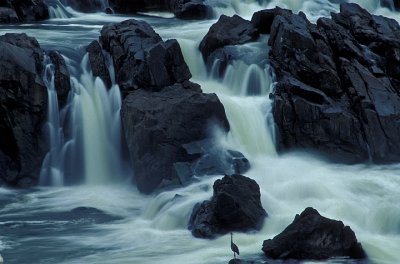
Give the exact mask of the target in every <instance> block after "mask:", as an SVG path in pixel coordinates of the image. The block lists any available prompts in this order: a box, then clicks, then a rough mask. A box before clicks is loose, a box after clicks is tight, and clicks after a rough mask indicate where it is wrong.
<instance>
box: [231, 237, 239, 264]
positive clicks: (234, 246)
mask: <svg viewBox="0 0 400 264" xmlns="http://www.w3.org/2000/svg"><path fill="white" fill-rule="evenodd" d="M231 249H232V251H233V258H234V259H236V254H238V255H240V254H239V248H238V246H237V245H236V244H235V243H233V234H232V232H231Z"/></svg>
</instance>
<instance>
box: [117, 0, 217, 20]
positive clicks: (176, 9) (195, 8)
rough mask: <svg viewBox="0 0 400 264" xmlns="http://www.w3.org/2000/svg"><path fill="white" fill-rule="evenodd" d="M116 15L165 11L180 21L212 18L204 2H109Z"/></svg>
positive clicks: (145, 0) (160, 0) (161, 0)
mask: <svg viewBox="0 0 400 264" xmlns="http://www.w3.org/2000/svg"><path fill="white" fill-rule="evenodd" d="M110 5H111V6H112V7H113V9H114V10H115V11H116V12H118V13H136V12H149V11H165V12H171V13H174V14H175V16H176V17H177V18H181V19H205V18H209V17H211V16H212V9H211V7H209V6H208V5H207V4H206V3H205V1H204V0H136V1H129V0H110Z"/></svg>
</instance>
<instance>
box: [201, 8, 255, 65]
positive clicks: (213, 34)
mask: <svg viewBox="0 0 400 264" xmlns="http://www.w3.org/2000/svg"><path fill="white" fill-rule="evenodd" d="M257 37H258V30H257V29H256V28H255V27H254V25H253V24H252V23H251V22H250V21H248V20H245V19H243V18H241V17H240V16H238V15H234V16H232V17H228V16H225V15H222V16H221V17H220V18H219V19H218V21H217V22H216V23H215V24H213V25H212V26H211V28H210V30H209V31H208V33H207V34H206V36H205V37H204V38H203V40H202V41H201V43H200V47H199V48H200V51H201V53H202V54H203V58H204V61H206V62H207V63H208V64H210V63H209V62H208V59H209V57H210V55H211V54H212V53H213V52H214V51H215V50H217V49H219V48H223V47H224V46H228V45H238V44H244V43H247V42H251V41H254V40H256V39H257Z"/></svg>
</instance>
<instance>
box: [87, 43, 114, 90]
mask: <svg viewBox="0 0 400 264" xmlns="http://www.w3.org/2000/svg"><path fill="white" fill-rule="evenodd" d="M86 51H87V52H88V53H89V63H90V68H91V69H92V72H93V76H95V77H100V79H101V80H102V81H103V82H104V84H105V85H106V87H107V88H110V87H111V85H112V81H111V76H110V72H109V70H108V67H107V63H106V59H105V57H104V55H103V50H102V48H101V46H100V44H99V42H98V41H97V40H94V41H92V43H90V44H89V46H88V47H87V48H86Z"/></svg>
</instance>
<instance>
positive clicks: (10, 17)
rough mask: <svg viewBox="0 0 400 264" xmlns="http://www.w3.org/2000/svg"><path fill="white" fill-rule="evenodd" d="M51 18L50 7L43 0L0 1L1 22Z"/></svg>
mask: <svg viewBox="0 0 400 264" xmlns="http://www.w3.org/2000/svg"><path fill="white" fill-rule="evenodd" d="M48 18H49V8H48V6H47V4H46V3H45V2H44V1H43V0H2V1H0V23H18V22H30V21H38V20H44V19H48Z"/></svg>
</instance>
